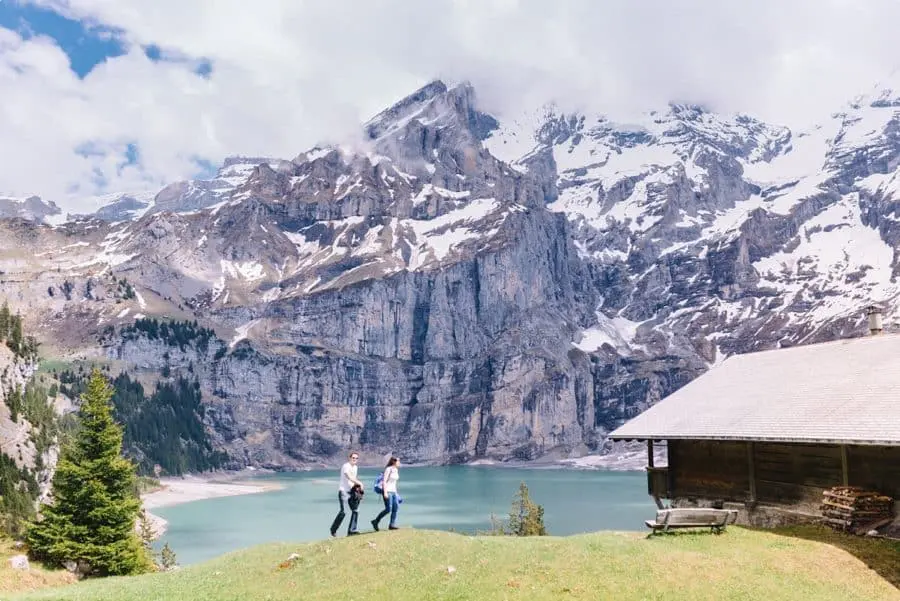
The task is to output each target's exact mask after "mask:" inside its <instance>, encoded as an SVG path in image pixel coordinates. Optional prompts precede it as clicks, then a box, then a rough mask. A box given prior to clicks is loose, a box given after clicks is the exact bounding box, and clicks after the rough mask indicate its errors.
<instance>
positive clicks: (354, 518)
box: [331, 490, 359, 536]
mask: <svg viewBox="0 0 900 601" xmlns="http://www.w3.org/2000/svg"><path fill="white" fill-rule="evenodd" d="M347 497H348V495H347V493H345V492H343V491H340V490H339V491H338V507H340V509H339V511H338V514H337V515H336V516H335V517H334V521H333V522H331V536H334V535H335V534H337V531H338V528H340V527H341V522H343V521H344V516H346V515H347V513H346V512H345V511H344V501H346V500H347ZM347 505H348V507H349V503H348V504H347ZM358 521H359V511H357V509H356V508H355V507H351V508H350V523H349V524H348V525H347V534H350V533H351V532H356V528H357V525H356V523H357V522H358Z"/></svg>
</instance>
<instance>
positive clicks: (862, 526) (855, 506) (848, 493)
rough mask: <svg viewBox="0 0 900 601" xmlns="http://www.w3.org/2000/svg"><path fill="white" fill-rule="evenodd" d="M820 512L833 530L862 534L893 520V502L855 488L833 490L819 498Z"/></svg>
mask: <svg viewBox="0 0 900 601" xmlns="http://www.w3.org/2000/svg"><path fill="white" fill-rule="evenodd" d="M819 509H820V510H821V511H822V516H823V518H824V519H823V521H824V522H825V523H826V524H828V525H829V526H831V527H832V528H834V529H836V530H845V531H851V532H865V531H868V530H869V529H871V528H877V527H878V526H881V525H884V524H886V523H888V522H890V521H891V520H892V519H893V509H894V500H893V499H892V498H891V497H887V496H885V495H882V494H880V493H877V492H874V491H871V490H865V489H862V488H858V487H855V486H835V487H834V488H831V489H829V490H826V491H825V492H824V493H823V494H822V505H821V506H820V507H819Z"/></svg>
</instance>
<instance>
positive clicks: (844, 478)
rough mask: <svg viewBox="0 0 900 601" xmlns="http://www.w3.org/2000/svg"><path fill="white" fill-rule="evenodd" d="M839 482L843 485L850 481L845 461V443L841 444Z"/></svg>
mask: <svg viewBox="0 0 900 601" xmlns="http://www.w3.org/2000/svg"><path fill="white" fill-rule="evenodd" d="M841 476H842V480H841V482H843V483H844V486H847V485H848V484H849V483H850V472H849V470H848V462H847V445H843V444H842V445H841Z"/></svg>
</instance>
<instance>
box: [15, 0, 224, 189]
mask: <svg viewBox="0 0 900 601" xmlns="http://www.w3.org/2000/svg"><path fill="white" fill-rule="evenodd" d="M0 27H2V28H5V29H8V30H12V31H15V32H16V33H18V34H19V35H20V36H21V37H22V38H23V39H24V40H35V39H39V38H41V37H45V38H49V39H50V40H52V41H53V43H54V44H55V45H56V46H58V47H59V49H60V50H62V52H64V53H65V55H66V57H67V59H68V62H69V68H70V70H71V71H72V72H73V74H74V75H75V77H77V78H78V79H81V80H83V79H84V78H85V77H87V76H88V75H89V74H90V73H91V71H92V70H93V69H94V68H95V67H97V66H98V65H100V64H103V63H104V62H105V61H107V60H109V59H113V58H116V57H120V56H123V55H125V54H126V53H127V52H128V49H129V46H130V43H129V42H128V41H127V38H126V36H125V32H124V31H122V30H121V29H118V28H115V27H108V26H103V25H100V24H98V23H96V22H91V21H89V20H79V19H75V18H70V17H68V16H64V15H63V14H61V13H59V12H56V11H54V10H52V9H49V8H44V7H41V6H37V5H33V4H26V3H23V2H20V1H18V0H0ZM139 46H140V48H141V50H142V51H143V53H144V55H145V56H146V57H147V58H148V59H149V60H150V61H152V62H158V63H162V62H170V63H183V64H186V65H189V68H190V69H191V70H192V71H193V72H194V73H195V74H197V75H200V76H201V77H204V78H208V77H209V76H210V75H211V74H212V62H211V61H209V60H206V59H191V58H190V57H187V56H185V55H184V54H182V53H179V52H177V51H166V50H163V49H162V48H161V47H160V46H159V45H157V44H153V43H149V44H141V45H139ZM73 152H74V154H76V155H79V156H81V157H84V158H91V157H106V156H107V155H109V154H110V151H109V150H108V149H105V148H103V147H102V145H100V146H98V145H96V144H95V143H93V142H90V141H89V142H86V143H84V144H81V145H79V146H77V147H75V148H74V149H73ZM118 154H119V155H120V156H119V157H118V160H117V163H116V169H115V174H116V175H121V174H122V172H123V170H124V169H126V168H128V167H129V166H131V167H135V168H137V169H140V168H141V152H140V144H139V143H138V142H137V141H129V142H127V143H125V145H124V148H123V149H122V151H121V152H120V153H118ZM194 163H195V164H196V171H195V172H194V173H191V174H189V175H191V176H195V177H210V176H212V175H214V174H215V172H216V168H215V166H214V165H213V164H212V163H210V162H209V161H208V160H206V159H202V158H200V157H196V158H195V160H194ZM89 182H90V183H91V184H93V185H94V186H95V188H96V191H98V192H103V191H106V190H105V189H106V188H107V187H108V186H109V183H110V174H107V173H105V172H104V171H103V170H102V169H97V168H94V169H92V170H91V175H90V179H89ZM69 189H74V190H78V186H74V187H70V188H69ZM2 192H3V191H2V190H0V193H2Z"/></svg>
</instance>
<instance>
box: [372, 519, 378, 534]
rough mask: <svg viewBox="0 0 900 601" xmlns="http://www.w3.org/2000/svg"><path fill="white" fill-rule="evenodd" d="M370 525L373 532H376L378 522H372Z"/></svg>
mask: <svg viewBox="0 0 900 601" xmlns="http://www.w3.org/2000/svg"><path fill="white" fill-rule="evenodd" d="M371 524H372V528H374V529H375V532H378V522H376V521H375V520H372V522H371Z"/></svg>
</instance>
